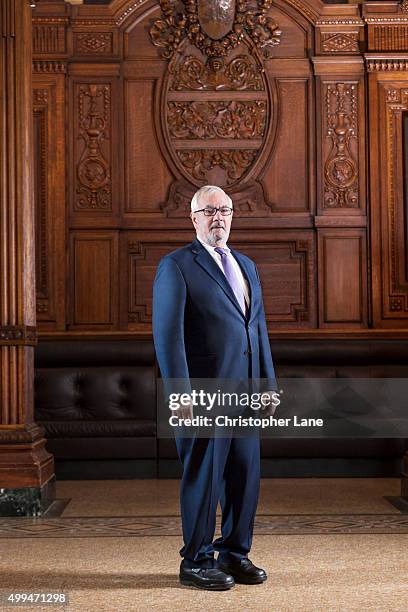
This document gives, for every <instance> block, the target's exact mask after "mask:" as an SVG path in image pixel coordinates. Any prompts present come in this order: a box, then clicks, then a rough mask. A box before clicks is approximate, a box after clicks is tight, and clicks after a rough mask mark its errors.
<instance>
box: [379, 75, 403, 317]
mask: <svg viewBox="0 0 408 612" xmlns="http://www.w3.org/2000/svg"><path fill="white" fill-rule="evenodd" d="M385 103H386V146H387V161H388V163H387V174H388V189H387V203H388V215H387V220H386V221H385V220H384V221H385V223H386V225H385V227H387V229H388V233H387V237H386V240H385V244H384V246H386V244H387V242H388V243H389V247H388V248H389V251H388V252H389V268H390V269H389V276H388V275H385V280H386V278H387V276H388V278H389V285H388V287H386V288H385V289H386V294H385V295H387V296H388V308H387V305H385V313H384V314H385V316H387V314H388V316H391V317H392V316H395V315H396V314H397V313H401V315H402V316H404V317H406V316H407V313H408V279H407V274H406V262H407V261H408V247H407V244H406V236H405V233H404V230H403V227H404V225H405V224H406V221H405V220H404V219H405V217H406V214H407V212H406V210H405V205H404V199H403V195H404V189H403V185H402V180H403V177H402V176H401V175H400V173H399V172H398V168H399V167H402V163H401V162H402V159H401V155H402V154H401V151H400V150H399V147H397V142H396V135H397V134H400V135H401V136H402V130H401V123H402V113H403V112H407V111H408V87H403V86H402V87H390V86H386V87H385ZM384 255H385V254H384ZM387 311H388V312H387Z"/></svg>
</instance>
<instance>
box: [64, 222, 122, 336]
mask: <svg viewBox="0 0 408 612" xmlns="http://www.w3.org/2000/svg"><path fill="white" fill-rule="evenodd" d="M70 247H71V248H70V254H71V262H70V271H71V273H70V296H71V302H70V313H69V320H70V327H71V328H78V327H87V328H89V329H92V328H95V327H99V328H101V329H114V328H115V327H116V326H117V324H118V291H119V287H118V235H117V233H114V232H104V231H101V230H99V231H95V232H90V231H82V232H81V231H75V232H72V233H71V236H70Z"/></svg>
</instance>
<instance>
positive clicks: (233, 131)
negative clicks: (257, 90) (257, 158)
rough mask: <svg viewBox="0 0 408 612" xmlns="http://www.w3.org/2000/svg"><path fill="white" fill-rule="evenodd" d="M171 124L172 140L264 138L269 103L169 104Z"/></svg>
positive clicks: (168, 120) (168, 118)
mask: <svg viewBox="0 0 408 612" xmlns="http://www.w3.org/2000/svg"><path fill="white" fill-rule="evenodd" d="M167 123H168V128H169V132H170V136H171V137H172V138H176V139H177V138H189V139H190V138H193V139H194V138H199V139H205V140H208V139H213V138H248V139H251V138H262V137H263V135H264V132H265V123H266V102H265V101H264V100H256V101H253V102H242V101H236V102H235V101H232V102H231V101H220V102H204V101H203V102H169V103H168V106H167Z"/></svg>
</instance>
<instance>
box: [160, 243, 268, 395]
mask: <svg viewBox="0 0 408 612" xmlns="http://www.w3.org/2000/svg"><path fill="white" fill-rule="evenodd" d="M231 252H232V254H233V256H234V257H235V258H236V260H237V261H238V263H239V265H240V267H241V270H242V272H243V274H244V276H245V277H246V279H247V281H248V285H249V289H250V311H249V315H248V319H247V318H246V317H245V314H244V313H243V312H242V310H241V307H240V305H239V303H238V301H237V299H236V297H235V295H234V293H233V291H232V289H231V287H230V285H229V283H228V281H227V279H226V277H225V275H224V274H223V272H222V271H221V269H220V268H219V266H217V264H216V262H215V261H214V260H213V258H212V257H211V255H210V254H209V253H208V252H207V250H206V249H205V248H204V247H203V245H202V244H201V243H200V242H199V241H198V240H197V239H195V240H194V241H193V242H192V243H191V244H189V245H187V246H185V247H182V248H180V249H178V250H177V251H173V252H172V253H169V254H168V255H166V256H165V257H164V258H163V259H162V260H161V261H160V264H159V266H158V269H157V274H156V278H155V281H154V287H153V338H154V344H155V349H156V355H157V360H158V363H159V367H160V371H161V375H162V378H163V379H167V378H172V379H188V378H225V379H227V378H229V379H242V378H244V379H245V378H249V377H251V378H266V379H268V381H267V387H268V389H269V390H273V389H277V385H276V380H275V372H274V367H273V362H272V356H271V350H270V345H269V339H268V333H267V329H266V322H265V312H264V306H263V300H262V290H261V284H260V280H259V275H258V271H257V269H256V266H255V264H254V262H253V261H252V260H251V259H249V257H246V256H245V255H243V254H242V253H239V252H237V251H234V250H232V251H231Z"/></svg>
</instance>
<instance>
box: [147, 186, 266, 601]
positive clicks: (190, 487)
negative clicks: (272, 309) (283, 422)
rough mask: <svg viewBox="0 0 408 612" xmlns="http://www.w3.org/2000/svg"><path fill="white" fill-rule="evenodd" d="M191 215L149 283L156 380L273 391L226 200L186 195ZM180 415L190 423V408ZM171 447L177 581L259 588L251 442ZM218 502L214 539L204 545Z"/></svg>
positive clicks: (247, 266) (218, 194) (250, 266)
mask: <svg viewBox="0 0 408 612" xmlns="http://www.w3.org/2000/svg"><path fill="white" fill-rule="evenodd" d="M190 216H191V220H192V222H193V225H194V228H195V230H196V233H197V237H196V239H195V240H194V241H193V242H192V243H191V244H189V245H187V246H185V247H182V248H180V249H178V250H176V251H174V252H172V253H170V254H169V255H167V256H166V257H164V258H163V259H162V260H161V262H160V264H159V267H158V270H157V275H156V279H155V282H154V288H153V337H154V343H155V348H156V355H157V359H158V363H159V366H160V371H161V375H162V378H163V379H186V380H187V379H189V378H215V379H216V378H224V379H249V378H251V377H252V378H266V379H268V383H269V389H270V390H271V392H272V390H273V389H276V381H275V373H274V368H273V363H272V357H271V352H270V346H269V340H268V334H267V329H266V322H265V313H264V307H263V301H262V292H261V285H260V281H259V276H258V272H257V269H256V267H255V264H254V262H253V261H252V260H251V259H249V258H248V257H246V256H245V255H242V254H241V253H238V252H237V251H233V250H230V249H229V248H228V246H227V240H228V237H229V233H230V228H231V221H232V216H233V206H232V200H231V198H230V197H229V196H228V195H227V194H226V193H225V192H224V191H223V190H222V189H221V188H219V187H214V186H210V185H206V186H204V187H201V189H199V190H198V191H197V193H196V194H195V195H194V197H193V199H192V201H191V214H190ZM273 411H274V410H273V408H269V410H268V413H269V414H273ZM185 414H188V415H190V416H191V415H192V409H191V406H189V407H188V408H186V409H185V410H184V415H185ZM176 445H177V451H178V454H179V458H180V460H181V462H182V464H183V477H182V481H181V487H180V503H181V517H182V525H183V538H184V546H183V547H182V549H181V550H180V555H181V556H182V557H183V560H182V562H181V566H180V582H181V583H182V584H184V585H189V586H195V587H199V588H204V589H209V590H226V589H229V588H231V587H233V586H234V584H235V582H240V583H245V584H257V583H260V582H264V581H265V580H266V579H267V574H266V572H265V570H263V569H261V568H258V567H256V566H255V565H253V563H252V562H251V561H250V560H249V559H248V553H249V550H250V548H251V543H252V533H253V523H254V518H255V511H256V507H257V503H258V494H259V478H260V452H259V437H258V436H251V437H246V438H243V437H233V436H227V437H225V438H224V437H222V438H215V437H210V438H199V437H192V438H186V437H177V436H176ZM219 500H220V502H221V509H222V525H221V532H222V536H221V537H220V538H218V539H217V540H215V542H213V536H214V531H215V521H216V509H217V504H218V501H219ZM215 551H217V552H218V558H217V560H215V558H214V552H215Z"/></svg>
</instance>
